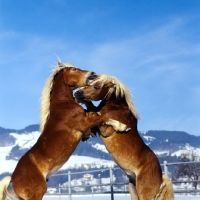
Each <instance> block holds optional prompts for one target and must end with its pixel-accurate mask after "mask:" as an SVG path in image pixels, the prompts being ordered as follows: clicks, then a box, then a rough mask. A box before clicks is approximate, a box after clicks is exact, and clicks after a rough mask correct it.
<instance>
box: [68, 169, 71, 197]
mask: <svg viewBox="0 0 200 200" xmlns="http://www.w3.org/2000/svg"><path fill="white" fill-rule="evenodd" d="M68 193H69V200H71V199H72V197H71V174H70V171H68Z"/></svg>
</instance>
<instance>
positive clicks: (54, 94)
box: [50, 73, 74, 103]
mask: <svg viewBox="0 0 200 200" xmlns="http://www.w3.org/2000/svg"><path fill="white" fill-rule="evenodd" d="M72 91H73V88H71V87H69V86H68V85H67V84H65V81H64V78H63V76H62V73H58V74H57V75H56V76H55V77H54V81H53V87H52V90H51V99H50V101H51V103H61V102H66V101H71V100H74V98H73V95H72Z"/></svg>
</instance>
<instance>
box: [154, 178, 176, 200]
mask: <svg viewBox="0 0 200 200" xmlns="http://www.w3.org/2000/svg"><path fill="white" fill-rule="evenodd" d="M162 179H163V182H162V185H161V187H160V190H159V192H158V194H157V195H156V197H155V200H174V189H173V185H172V182H171V181H170V179H169V178H168V177H167V176H165V175H163V176H162Z"/></svg>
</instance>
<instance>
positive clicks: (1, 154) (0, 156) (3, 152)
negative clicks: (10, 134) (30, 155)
mask: <svg viewBox="0 0 200 200" xmlns="http://www.w3.org/2000/svg"><path fill="white" fill-rule="evenodd" d="M13 146H14V145H13ZM13 146H6V147H0V163H1V165H0V174H1V173H3V172H13V170H14V168H15V166H16V165H17V161H15V160H6V156H8V155H9V152H10V151H11V149H12V148H13ZM2 163H3V164H2Z"/></svg>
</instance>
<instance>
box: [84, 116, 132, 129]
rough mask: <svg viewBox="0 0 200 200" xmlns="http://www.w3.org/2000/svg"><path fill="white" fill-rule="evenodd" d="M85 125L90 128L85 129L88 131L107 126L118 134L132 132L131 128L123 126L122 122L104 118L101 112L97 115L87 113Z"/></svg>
mask: <svg viewBox="0 0 200 200" xmlns="http://www.w3.org/2000/svg"><path fill="white" fill-rule="evenodd" d="M84 124H85V126H88V127H87V128H86V127H85V129H86V130H87V129H89V128H90V127H93V126H99V125H104V124H106V125H110V126H112V127H113V128H114V130H115V131H116V132H128V131H130V128H129V127H128V126H127V125H126V124H123V123H122V122H119V121H117V120H114V119H111V118H108V117H106V116H103V115H101V113H100V112H97V113H95V112H87V114H86V117H85V123H84Z"/></svg>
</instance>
